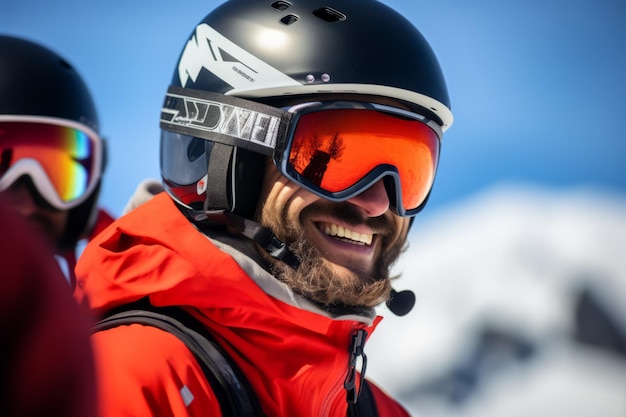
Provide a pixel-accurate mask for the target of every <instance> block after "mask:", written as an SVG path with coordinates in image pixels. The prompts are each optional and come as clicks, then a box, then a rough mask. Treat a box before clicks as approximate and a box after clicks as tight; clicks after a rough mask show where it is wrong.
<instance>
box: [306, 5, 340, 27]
mask: <svg viewBox="0 0 626 417" xmlns="http://www.w3.org/2000/svg"><path fill="white" fill-rule="evenodd" d="M313 15H315V16H316V17H319V18H320V19H322V20H323V21H324V22H329V23H333V22H343V21H344V20H346V15H345V14H343V13H341V12H340V11H337V10H335V9H331V8H330V7H322V8H320V9H317V10H314V11H313Z"/></svg>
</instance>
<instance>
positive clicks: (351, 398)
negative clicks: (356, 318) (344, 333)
mask: <svg viewBox="0 0 626 417" xmlns="http://www.w3.org/2000/svg"><path fill="white" fill-rule="evenodd" d="M366 339H367V332H366V331H365V330H363V329H359V330H357V331H356V332H355V333H354V334H353V335H352V342H351V343H350V349H349V350H350V361H349V362H348V375H346V379H345V381H344V382H343V387H344V388H345V389H346V391H347V394H348V403H349V404H356V401H357V400H358V398H359V394H360V393H361V387H362V386H363V379H364V378H365V368H366V367H367V356H366V355H365V351H364V348H365V340H366ZM359 356H361V357H362V363H361V375H360V378H359V389H358V391H357V386H356V375H357V361H358V358H359Z"/></svg>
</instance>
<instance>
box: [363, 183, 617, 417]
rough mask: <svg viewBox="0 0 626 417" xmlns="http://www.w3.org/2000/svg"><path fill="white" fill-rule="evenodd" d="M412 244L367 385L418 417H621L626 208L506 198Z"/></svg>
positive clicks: (417, 234)
mask: <svg viewBox="0 0 626 417" xmlns="http://www.w3.org/2000/svg"><path fill="white" fill-rule="evenodd" d="M411 233H412V234H411V238H410V241H411V246H410V247H409V249H408V251H407V253H406V254H405V255H404V257H403V259H402V260H401V262H400V263H399V264H398V265H397V268H396V269H397V271H398V272H401V273H402V278H401V279H399V280H398V281H397V283H396V284H395V287H396V289H398V290H402V289H405V288H410V289H411V290H413V291H414V292H415V294H416V296H417V303H416V306H415V308H414V309H413V310H412V311H411V313H409V314H408V315H407V316H405V317H395V316H393V315H392V314H391V313H390V312H389V311H387V310H386V309H383V310H382V311H381V313H382V314H383V315H385V320H383V321H382V323H381V324H380V325H379V327H378V329H377V331H376V332H375V333H374V335H373V337H372V339H371V340H370V342H369V344H368V347H367V352H366V353H367V354H368V357H369V361H368V370H367V375H368V376H369V377H370V378H372V379H373V380H375V381H377V382H380V384H381V385H382V386H383V387H385V388H387V389H388V390H389V391H390V392H392V393H393V394H394V395H396V396H398V397H399V398H400V399H401V401H402V402H403V403H404V404H405V405H406V406H407V408H408V409H409V410H410V411H411V412H412V413H413V414H414V415H416V416H418V415H424V416H441V417H443V416H451V415H454V416H456V417H458V416H463V417H470V416H471V417H473V416H482V417H490V416H498V417H514V416H529V415H532V416H562V415H563V416H565V415H567V416H568V417H578V416H580V417H582V416H585V417H586V416H589V417H595V416H602V417H613V416H614V417H624V416H626V301H625V300H626V260H625V259H624V258H625V257H626V195H616V194H611V193H608V192H601V191H598V190H594V189H578V190H570V191H563V190H558V191H556V190H546V189H538V188H533V187H528V186H519V185H517V186H511V185H502V186H498V187H495V188H493V189H491V190H488V191H486V192H485V193H483V194H481V195H479V196H477V197H475V198H474V199H472V200H469V201H466V202H465V203H463V204H461V205H457V206H455V207H451V208H448V209H446V210H444V211H439V212H436V213H435V214H427V213H425V214H424V215H423V217H420V216H418V218H417V219H416V222H415V224H414V225H413V229H412V231H411Z"/></svg>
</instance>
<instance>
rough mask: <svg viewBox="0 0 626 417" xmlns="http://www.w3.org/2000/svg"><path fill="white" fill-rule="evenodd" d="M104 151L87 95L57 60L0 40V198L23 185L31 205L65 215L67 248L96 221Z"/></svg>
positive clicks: (29, 45)
mask: <svg viewBox="0 0 626 417" xmlns="http://www.w3.org/2000/svg"><path fill="white" fill-rule="evenodd" d="M104 168H105V143H104V141H103V140H102V138H101V137H100V135H99V134H98V115H97V112H96V107H95V103H94V100H93V98H92V97H91V93H90V91H89V89H88V88H87V85H86V84H85V82H84V81H83V79H82V77H81V76H80V74H79V73H78V71H76V69H75V68H74V67H73V66H72V65H71V64H70V63H69V62H68V61H66V60H65V59H64V58H63V57H62V56H60V55H59V54H57V53H56V52H54V51H52V50H50V49H48V48H47V47H45V46H43V45H40V44H38V43H35V42H32V41H30V40H27V39H22V38H18V37H14V36H8V35H0V191H4V190H6V189H7V188H9V187H11V185H13V184H15V182H16V181H20V180H22V179H27V180H28V182H29V184H31V185H32V187H31V190H32V191H33V192H34V193H36V194H37V195H36V199H37V201H38V202H39V201H42V202H45V203H47V204H48V205H50V206H51V207H53V208H56V209H58V210H69V215H68V222H67V227H66V230H65V233H64V237H63V240H64V242H65V243H66V244H69V245H73V244H74V243H75V242H76V241H77V240H78V239H79V238H80V237H81V236H84V235H85V234H86V233H88V232H89V231H90V229H91V227H92V225H93V223H94V221H95V219H96V214H97V210H98V207H97V201H98V195H99V192H100V184H101V179H102V173H103V171H104Z"/></svg>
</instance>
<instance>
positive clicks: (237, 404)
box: [92, 301, 263, 417]
mask: <svg viewBox="0 0 626 417" xmlns="http://www.w3.org/2000/svg"><path fill="white" fill-rule="evenodd" d="M129 324H141V325H144V326H153V327H156V328H159V329H161V330H164V331H166V332H168V333H171V334H173V335H174V336H176V337H177V338H178V339H180V340H181V341H182V342H183V343H185V345H186V346H187V348H188V349H189V350H190V351H191V352H192V353H193V354H194V356H195V357H196V359H197V361H198V363H199V364H200V366H201V367H202V369H203V371H204V373H205V375H206V378H207V380H208V382H209V384H210V385H211V388H212V389H213V392H214V393H215V395H216V397H217V398H218V400H219V403H220V408H221V411H222V415H223V416H239V417H256V416H263V412H262V411H261V407H260V405H259V403H258V400H257V398H256V395H254V391H253V390H252V388H251V387H250V386H249V384H248V381H247V379H246V378H245V377H244V376H243V373H242V372H241V370H239V368H238V367H237V365H236V364H235V363H234V362H233V361H232V359H230V357H229V356H228V355H227V354H226V353H225V352H223V351H222V349H221V348H220V347H219V345H218V344H217V342H216V341H215V339H214V338H213V336H212V335H211V334H210V333H209V332H208V331H207V330H206V328H204V326H202V324H201V323H200V322H199V321H198V320H197V319H195V318H194V317H193V316H191V315H190V314H189V313H187V312H186V311H184V310H183V309H181V308H178V307H164V308H159V307H154V306H152V305H150V304H149V303H147V302H145V301H140V302H137V303H133V304H129V305H127V306H123V307H122V308H121V309H117V310H116V311H115V312H112V313H111V314H109V315H107V316H106V317H105V318H103V319H102V320H100V321H99V322H98V323H96V324H95V326H94V327H93V329H92V331H93V332H97V331H101V330H107V329H111V328H113V327H117V326H120V325H129Z"/></svg>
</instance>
